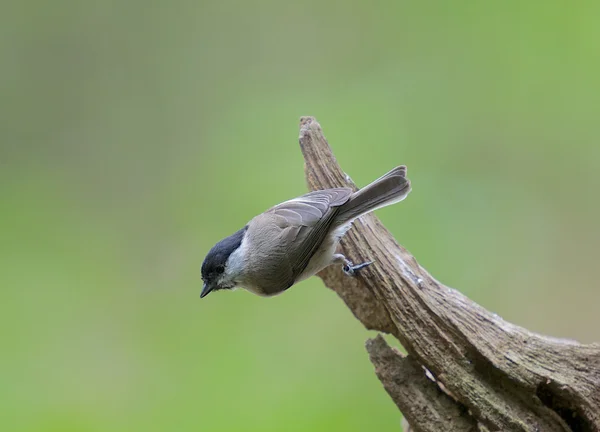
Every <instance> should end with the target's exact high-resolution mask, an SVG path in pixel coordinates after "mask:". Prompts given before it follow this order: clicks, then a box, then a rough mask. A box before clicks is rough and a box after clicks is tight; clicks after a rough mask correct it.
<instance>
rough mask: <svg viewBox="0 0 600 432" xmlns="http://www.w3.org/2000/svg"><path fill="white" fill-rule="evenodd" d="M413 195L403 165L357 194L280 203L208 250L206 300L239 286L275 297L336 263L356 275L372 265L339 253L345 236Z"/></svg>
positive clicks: (321, 193) (323, 193)
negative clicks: (356, 222) (360, 221)
mask: <svg viewBox="0 0 600 432" xmlns="http://www.w3.org/2000/svg"><path fill="white" fill-rule="evenodd" d="M409 192H410V181H409V180H408V179H407V178H406V167H405V166H399V167H397V168H394V169H393V170H391V171H390V172H389V173H387V174H386V175H384V176H383V177H381V178H378V179H377V180H375V181H374V182H373V183H371V184H370V185H368V186H366V187H364V188H362V189H360V190H359V191H357V192H352V190H351V189H349V188H334V189H325V190H318V191H314V192H310V193H307V194H306V195H302V196H300V197H298V198H294V199H292V200H289V201H286V202H284V203H281V204H279V205H276V206H275V207H273V208H271V209H269V210H267V211H266V212H264V213H262V214H260V215H258V216H256V217H255V218H254V219H252V220H251V221H250V222H248V224H247V225H246V226H245V227H244V228H242V229H241V230H239V231H238V232H236V233H235V234H232V235H231V236H229V237H227V238H225V239H223V240H221V241H220V242H219V243H217V244H216V245H215V246H213V248H212V249H211V250H210V251H209V252H208V255H206V258H205V259H204V262H203V263H202V280H203V281H204V287H203V289H202V293H201V294H200V297H201V298H202V297H205V296H206V295H207V294H209V293H210V292H212V291H217V290H222V289H232V288H235V287H242V288H245V289H247V290H248V291H250V292H252V293H254V294H258V295H261V296H273V295H276V294H279V293H282V292H283V291H285V290H287V289H288V288H289V287H291V286H292V285H294V284H296V283H298V282H300V281H302V280H304V279H307V278H309V277H310V276H312V275H314V274H316V273H318V272H320V271H321V270H323V269H324V268H325V267H328V266H330V265H332V264H341V265H342V266H343V267H342V269H343V271H344V272H345V273H346V274H349V275H353V274H354V273H355V272H357V271H358V270H359V269H361V268H363V267H365V266H367V265H369V264H371V263H370V262H366V263H362V264H358V265H353V264H352V263H351V262H350V261H349V260H348V259H346V257H345V256H344V255H342V254H340V253H336V248H337V245H338V243H339V241H340V239H341V238H342V236H343V235H344V234H345V233H346V231H348V229H349V228H350V226H351V225H352V222H353V221H354V220H355V219H356V218H358V217H360V216H362V215H364V214H366V213H369V212H372V211H373V210H376V209H378V208H381V207H385V206H388V205H390V204H395V203H397V202H399V201H402V200H403V199H404V198H406V196H407V195H408V193H409Z"/></svg>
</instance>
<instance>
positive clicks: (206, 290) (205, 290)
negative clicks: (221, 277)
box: [200, 283, 214, 298]
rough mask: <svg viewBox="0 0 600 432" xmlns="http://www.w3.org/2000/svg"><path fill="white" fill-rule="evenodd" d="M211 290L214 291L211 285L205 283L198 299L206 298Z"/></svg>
mask: <svg viewBox="0 0 600 432" xmlns="http://www.w3.org/2000/svg"><path fill="white" fill-rule="evenodd" d="M213 289H214V285H213V284H208V283H205V284H204V287H203V288H202V292H201V293H200V298H204V297H206V296H207V295H208V294H209V293H210V292H211V291H212V290H213Z"/></svg>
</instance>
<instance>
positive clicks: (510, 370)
mask: <svg viewBox="0 0 600 432" xmlns="http://www.w3.org/2000/svg"><path fill="white" fill-rule="evenodd" d="M300 147H301V150H302V154H303V156H304V160H305V175H306V179H307V182H308V186H309V188H310V189H311V190H317V189H326V188H331V187H340V186H347V187H351V188H354V189H356V186H355V185H354V183H353V182H352V180H351V179H350V177H348V176H347V175H346V174H345V173H344V172H343V171H342V169H341V168H340V166H339V165H338V163H337V161H336V159H335V157H334V155H333V153H332V150H331V148H330V147H329V144H328V143H327V141H326V139H325V137H324V136H323V132H322V130H321V126H320V125H319V124H318V123H317V121H316V120H315V119H314V118H313V117H303V118H302V119H301V120H300ZM409 168H410V167H409ZM409 173H410V170H409ZM341 248H342V249H343V253H344V254H345V255H346V256H347V257H348V258H349V259H350V260H352V261H353V262H363V261H366V260H370V261H374V262H375V263H376V264H375V265H372V266H370V267H367V268H365V269H363V270H361V272H360V274H359V276H357V277H355V278H348V277H347V276H344V275H343V273H342V272H341V270H340V269H339V268H337V267H335V266H332V267H330V268H328V269H325V270H324V271H322V272H321V273H320V274H319V276H320V277H321V278H322V279H323V281H324V283H325V285H327V286H328V287H329V288H331V289H333V290H334V291H335V292H336V293H337V294H338V295H339V296H340V297H341V298H342V300H343V301H344V302H345V303H346V305H347V306H348V308H349V309H350V310H351V311H352V313H353V314H354V315H355V316H356V318H357V319H359V320H360V321H361V322H362V323H363V324H364V326H365V327H366V328H367V329H372V330H377V331H380V332H383V333H389V334H391V335H393V336H394V337H396V338H397V339H398V340H399V341H400V343H401V344H402V345H403V346H404V348H405V349H406V351H407V352H408V356H406V357H404V356H403V355H402V354H400V353H399V352H397V351H396V350H394V349H393V348H391V347H389V346H388V345H387V343H386V342H385V340H384V339H383V338H381V337H378V338H375V339H374V340H370V341H367V350H368V352H369V354H370V357H371V360H372V362H373V364H374V366H375V371H376V373H377V376H378V377H379V379H380V380H381V382H382V383H383V386H384V388H385V389H386V391H387V392H388V394H389V395H390V397H391V398H392V399H393V401H394V402H395V403H396V405H397V406H398V408H399V409H400V411H402V413H403V414H404V416H405V417H406V419H407V420H408V422H409V423H410V425H411V430H412V431H415V432H422V431H531V432H535V431H540V432H546V431H548V432H555V431H556V432H559V431H561V432H564V431H582V432H588V431H589V432H600V345H599V344H588V345H585V344H580V343H577V342H575V341H571V340H564V339H556V338H551V337H546V336H542V335H539V334H536V333H533V332H530V331H528V330H526V329H524V328H521V327H518V326H516V325H513V324H510V323H508V322H506V321H504V320H503V319H502V318H500V317H498V316H497V315H496V314H493V313H491V312H489V311H487V310H485V309H484V308H483V307H481V306H479V305H478V304H476V303H474V302H473V301H471V300H469V299H468V298H467V297H465V296H464V295H462V294H461V293H460V292H458V291H456V290H454V289H452V288H449V287H446V286H444V285H443V284H441V283H440V282H438V281H436V280H435V279H434V278H433V277H432V276H431V275H429V273H427V271H426V270H425V269H423V268H422V267H421V266H420V265H419V264H418V262H417V261H416V259H415V258H414V257H413V256H411V255H410V253H409V252H407V251H406V249H404V248H403V247H402V246H400V245H399V244H398V243H397V242H396V240H395V239H394V237H393V236H392V235H391V234H390V233H389V232H388V231H387V230H386V228H385V227H384V226H383V225H382V224H381V222H380V221H379V220H378V219H377V217H376V216H375V215H373V214H369V215H366V216H363V217H361V218H360V219H359V220H357V221H356V222H355V223H354V228H353V229H351V230H350V231H349V232H348V233H347V234H346V236H345V237H344V239H343V240H342V243H341ZM427 376H429V378H428V377H427Z"/></svg>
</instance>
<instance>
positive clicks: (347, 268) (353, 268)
mask: <svg viewBox="0 0 600 432" xmlns="http://www.w3.org/2000/svg"><path fill="white" fill-rule="evenodd" d="M371 264H373V261H367V262H364V263H362V264H356V265H353V264H352V263H351V262H350V261H346V262H345V263H344V266H343V267H342V270H343V271H344V273H345V274H346V275H347V276H356V274H357V273H358V271H359V270H360V269H363V268H365V267H367V266H370V265H371Z"/></svg>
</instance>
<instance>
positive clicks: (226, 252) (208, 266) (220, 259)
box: [200, 225, 248, 298]
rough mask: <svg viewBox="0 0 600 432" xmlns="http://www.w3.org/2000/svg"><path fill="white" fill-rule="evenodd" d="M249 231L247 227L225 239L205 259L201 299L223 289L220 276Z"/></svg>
mask: <svg viewBox="0 0 600 432" xmlns="http://www.w3.org/2000/svg"><path fill="white" fill-rule="evenodd" d="M247 229H248V225H246V226H245V227H244V228H242V229H241V230H239V231H237V232H236V233H234V234H232V235H230V236H229V237H226V238H224V239H223V240H221V241H220V242H219V243H217V244H216V245H214V246H213V247H212V249H211V250H210V251H209V252H208V254H207V255H206V258H204V262H203V263H202V270H201V271H202V280H203V281H204V289H203V290H202V294H200V297H201V298H202V297H204V296H206V295H207V294H208V293H210V292H211V291H214V290H218V289H222V288H224V287H219V286H217V280H218V278H219V276H220V275H221V274H222V273H223V272H224V271H225V265H226V263H227V260H228V259H229V256H230V255H231V254H232V253H233V252H234V251H235V250H236V249H237V248H239V247H240V245H241V244H242V240H243V239H244V234H245V233H246V230H247Z"/></svg>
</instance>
